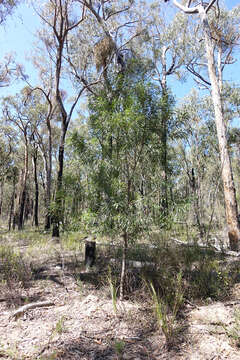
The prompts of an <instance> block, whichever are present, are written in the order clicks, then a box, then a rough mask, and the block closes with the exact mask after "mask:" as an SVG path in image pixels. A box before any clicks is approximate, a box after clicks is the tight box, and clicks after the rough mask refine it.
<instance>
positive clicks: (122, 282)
mask: <svg viewBox="0 0 240 360" xmlns="http://www.w3.org/2000/svg"><path fill="white" fill-rule="evenodd" d="M127 247H128V236H127V232H124V234H123V253H122V270H121V279H120V288H119V291H120V300H121V301H122V300H123V299H124V295H125V283H126V258H127Z"/></svg>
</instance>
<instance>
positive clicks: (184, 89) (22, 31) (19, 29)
mask: <svg viewBox="0 0 240 360" xmlns="http://www.w3.org/2000/svg"><path fill="white" fill-rule="evenodd" d="M159 1H162V0H159ZM225 3H226V5H227V6H228V7H229V9H231V8H232V7H234V6H236V5H238V4H239V1H237V0H231V1H226V2H225ZM38 26H39V18H38V16H37V15H36V14H35V13H34V11H33V9H31V8H30V7H27V5H26V4H24V5H21V6H19V7H18V8H17V10H16V11H15V12H14V15H13V16H11V17H9V18H8V19H7V21H6V23H5V25H3V26H1V27H0V49H1V57H0V59H1V58H3V56H4V54H6V53H10V52H13V53H15V56H16V62H18V63H21V64H24V67H25V70H26V73H27V74H29V75H31V79H32V81H34V74H35V71H34V68H33V66H32V65H31V63H30V62H29V61H26V58H27V56H29V55H31V51H32V47H33V42H34V33H35V31H36V29H37V27H38ZM239 62H240V56H239V57H238V59H237V62H236V63H235V64H234V65H230V66H228V69H227V71H226V73H225V79H227V80H229V81H238V82H240V75H239V68H240V66H239ZM23 86H24V84H23V83H20V82H18V83H16V82H15V83H14V84H13V85H11V86H10V87H8V88H0V96H4V95H7V94H15V93H16V92H17V91H19V90H20V89H21V88H22V87H23ZM194 86H196V85H195V82H194V81H193V80H192V79H191V76H189V80H188V81H187V82H186V83H184V84H182V83H180V82H179V81H177V80H176V79H175V80H174V79H172V80H171V87H172V89H173V91H174V93H175V94H176V96H177V97H182V96H184V95H186V94H187V93H188V92H189V90H190V88H191V87H194Z"/></svg>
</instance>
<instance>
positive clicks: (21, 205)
mask: <svg viewBox="0 0 240 360" xmlns="http://www.w3.org/2000/svg"><path fill="white" fill-rule="evenodd" d="M27 177H28V141H27V139H26V138H25V157H24V173H23V182H22V186H21V187H22V188H21V191H20V197H19V211H18V214H19V216H18V230H22V229H23V223H24V208H25V201H26V191H27V189H26V187H27Z"/></svg>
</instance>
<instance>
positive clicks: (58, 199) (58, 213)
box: [52, 133, 66, 237]
mask: <svg viewBox="0 0 240 360" xmlns="http://www.w3.org/2000/svg"><path fill="white" fill-rule="evenodd" d="M65 134H66V133H65ZM65 134H64V138H65ZM64 138H63V139H64ZM63 163H64V140H63V141H62V144H61V145H60V147H59V152H58V173H57V188H56V195H55V209H54V214H53V217H52V223H53V229H52V236H53V237H59V236H60V222H61V218H62V215H63V214H62V211H63V207H62V177H63Z"/></svg>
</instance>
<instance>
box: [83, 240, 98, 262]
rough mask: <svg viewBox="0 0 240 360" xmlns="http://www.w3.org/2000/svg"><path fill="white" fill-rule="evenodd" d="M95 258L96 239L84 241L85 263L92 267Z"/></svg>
mask: <svg viewBox="0 0 240 360" xmlns="http://www.w3.org/2000/svg"><path fill="white" fill-rule="evenodd" d="M95 260H96V241H86V243H85V265H86V267H87V268H88V267H92V266H93V265H94V263H95Z"/></svg>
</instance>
